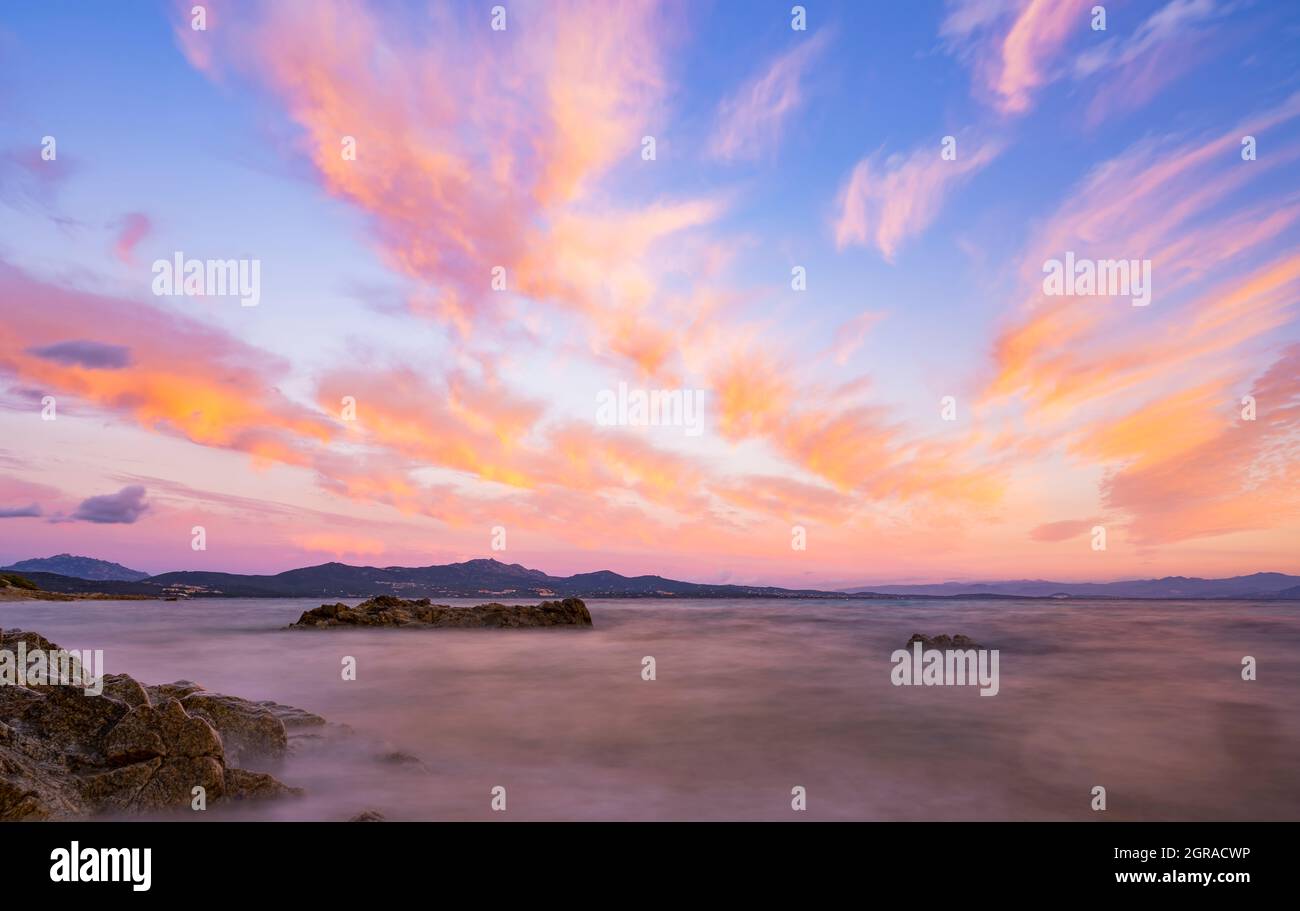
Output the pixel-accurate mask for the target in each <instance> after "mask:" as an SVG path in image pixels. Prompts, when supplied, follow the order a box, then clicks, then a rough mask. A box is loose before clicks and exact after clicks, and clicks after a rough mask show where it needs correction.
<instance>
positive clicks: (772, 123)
mask: <svg viewBox="0 0 1300 911" xmlns="http://www.w3.org/2000/svg"><path fill="white" fill-rule="evenodd" d="M795 34H796V35H798V34H799V33H798V32H796V33H795ZM828 36H829V32H827V31H825V30H823V31H820V32H817V33H816V34H815V35H813V36H812V37H809V38H799V39H796V40H798V41H799V44H798V45H796V46H795V47H794V48H793V49H791V50H789V51H786V52H785V53H784V54H782V55H781V56H779V57H777V58H776V59H775V60H773V61H772V62H771V63H770V64H769V65H768V66H767V68H766V69H765V70H764V71H763V73H762V74H760V75H759V76H757V77H755V78H754V79H751V80H750V81H749V82H747V83H745V84H744V85H743V86H741V87H740V88H739V89H738V90H737V91H736V92H735V93H734V94H732V95H731V96H729V97H727V98H726V99H724V100H723V101H722V103H721V104H720V105H719V106H718V112H717V125H716V127H715V129H714V133H713V136H712V138H711V139H710V140H709V154H710V155H711V156H713V157H714V158H719V159H722V160H724V161H734V160H736V159H754V158H759V157H761V156H762V155H764V154H765V153H767V152H769V151H770V150H772V149H774V148H775V147H776V146H777V145H778V144H779V143H780V141H781V138H782V136H783V134H784V132H785V130H786V128H787V127H786V125H787V122H788V121H789V120H790V118H791V117H793V116H794V115H795V114H796V113H797V112H798V111H799V109H800V108H801V107H802V106H803V104H804V102H805V101H806V97H805V90H804V87H803V81H804V79H805V76H806V74H807V71H808V69H809V68H810V67H811V66H812V65H813V64H814V63H815V62H816V60H817V58H818V56H819V55H820V53H821V51H822V49H823V48H824V47H825V45H826V43H827V41H828V40H829V37H828Z"/></svg>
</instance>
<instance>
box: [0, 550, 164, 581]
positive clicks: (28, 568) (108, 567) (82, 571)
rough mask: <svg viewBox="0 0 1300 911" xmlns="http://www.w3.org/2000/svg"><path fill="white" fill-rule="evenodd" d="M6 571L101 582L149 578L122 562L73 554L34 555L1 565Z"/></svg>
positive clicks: (0, 568)
mask: <svg viewBox="0 0 1300 911" xmlns="http://www.w3.org/2000/svg"><path fill="white" fill-rule="evenodd" d="M0 570H5V571H6V572H17V573H24V572H44V573H54V574H56V575H60V576H69V577H71V578H73V579H89V580H95V581H101V582H139V581H140V580H142V579H148V578H149V573H146V572H141V571H140V570H138V569H131V568H130V567H126V566H123V565H122V564H121V563H111V562H109V561H108V560H97V559H95V558H94V557H78V556H75V555H73V554H55V555H54V556H52V557H33V558H31V559H30V560H19V561H18V562H17V563H14V564H13V565H12V566H0Z"/></svg>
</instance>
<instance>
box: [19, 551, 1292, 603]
mask: <svg viewBox="0 0 1300 911" xmlns="http://www.w3.org/2000/svg"><path fill="white" fill-rule="evenodd" d="M60 556H62V557H69V558H71V559H74V560H86V561H93V558H89V557H71V555H69V554H63V555H60ZM46 559H54V558H46ZM32 562H39V561H19V563H17V564H14V565H15V566H21V565H23V564H29V563H32ZM93 562H98V563H106V562H107V561H93ZM109 565H111V566H117V565H118V564H109ZM121 568H122V569H124V570H126V567H121ZM16 571H19V572H23V574H24V575H25V576H27V577H28V578H30V579H31V580H32V581H33V582H35V583H36V584H37V585H39V586H40V587H41V588H43V589H44V590H46V591H52V592H66V593H85V592H94V591H99V592H106V593H109V594H132V595H153V596H156V597H251V598H305V597H322V598H370V597H374V596H375V595H382V594H391V595H400V596H402V597H408V598H420V597H429V598H433V597H480V596H488V597H492V596H512V597H606V598H614V597H630V598H638V597H652V598H654V597H658V598H756V597H768V598H771V597H776V598H845V599H850V598H851V599H860V598H882V599H898V598H997V599H1015V598H1053V597H1062V598H1126V599H1128V598H1156V599H1163V600H1170V599H1188V600H1197V599H1245V600H1251V599H1270V600H1272V599H1278V600H1300V576H1292V575H1287V574H1285V573H1272V572H1262V573H1252V574H1250V575H1246V576H1233V577H1230V578H1226V579H1201V578H1198V577H1188V576H1166V577H1164V578H1163V579H1134V580H1126V581H1119V582H1080V583H1070V582H1054V581H1051V580H1044V579H1034V580H1025V579H1022V580H1011V581H1006V582H975V583H962V582H944V583H938V584H933V585H878V586H863V587H854V588H851V589H841V590H839V591H828V590H822V589H789V588H781V587H778V586H759V585H723V584H711V583H699V582H683V581H680V580H676V579H668V578H665V577H663V576H658V575H650V574H647V575H639V576H624V575H622V574H620V573H616V572H613V571H611V570H596V571H593V572H587V573H576V574H574V575H571V576H552V575H549V574H548V573H546V572H543V571H542V570H538V569H530V568H529V567H526V566H523V565H522V564H519V563H502V562H500V561H499V560H496V559H494V558H476V559H473V560H466V561H463V562H460V563H446V564H432V565H429V566H414V567H411V566H383V567H379V566H353V565H351V564H347V563H341V562H338V561H332V562H328V563H320V564H317V565H314V566H303V567H296V568H294V569H289V570H285V571H283V572H280V573H275V574H273V575H256V574H243V573H224V572H215V571H209V570H179V571H173V572H166V573H159V574H157V575H154V576H145V577H143V578H139V579H112V580H109V579H86V578H82V577H75V576H68V575H65V574H60V573H50V572H43V571H35V572H33V571H30V570H27V571H24V570H16ZM126 571H127V572H133V571H132V570H126Z"/></svg>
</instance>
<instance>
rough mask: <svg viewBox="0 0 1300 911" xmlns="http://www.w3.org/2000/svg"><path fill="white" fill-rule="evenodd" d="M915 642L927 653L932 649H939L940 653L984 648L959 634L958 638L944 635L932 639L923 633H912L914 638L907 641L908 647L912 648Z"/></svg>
mask: <svg viewBox="0 0 1300 911" xmlns="http://www.w3.org/2000/svg"><path fill="white" fill-rule="evenodd" d="M913 642H919V643H921V648H922V649H925V650H926V651H929V650H930V649H932V648H937V649H939V650H940V651H947V650H948V649H954V648H955V649H968V648H974V649H979V648H983V646H982V645H980V644H979V643H978V642H976V641H975V640H974V639H972V638H970V637H969V636H963V635H961V634H958V635H956V636H949V635H946V634H944V635H939V636H934V637H930V636H926V635H924V634H923V633H912V638H911V639H908V640H907V647H908V648H911V647H912V643H913Z"/></svg>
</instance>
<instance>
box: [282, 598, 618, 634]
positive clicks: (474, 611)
mask: <svg viewBox="0 0 1300 911" xmlns="http://www.w3.org/2000/svg"><path fill="white" fill-rule="evenodd" d="M591 625H592V624H591V614H590V612H588V610H587V605H586V604H584V603H583V602H582V599H580V598H565V599H564V600H563V601H543V602H542V603H541V604H537V605H529V604H516V605H511V606H507V605H505V604H496V603H492V604H480V605H477V606H476V607H450V606H448V605H446V604H433V603H431V602H430V601H429V599H428V598H421V599H419V600H418V601H405V600H403V599H401V598H397V597H394V596H392V595H380V596H379V597H377V598H371V599H370V600H369V601H363V602H362V603H360V604H358V605H357V606H356V607H348V606H347V605H346V604H322V605H321V606H320V607H317V608H314V609H312V610H309V611H304V612H303V614H302V616H301V617H299V618H298V622H297V623H293V624H290V626H289V628H290V629H326V628H330V627H337V626H415V627H426V628H428V627H437V628H454V629H487V628H491V629H521V628H531V627H541V626H577V627H590V626H591Z"/></svg>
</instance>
